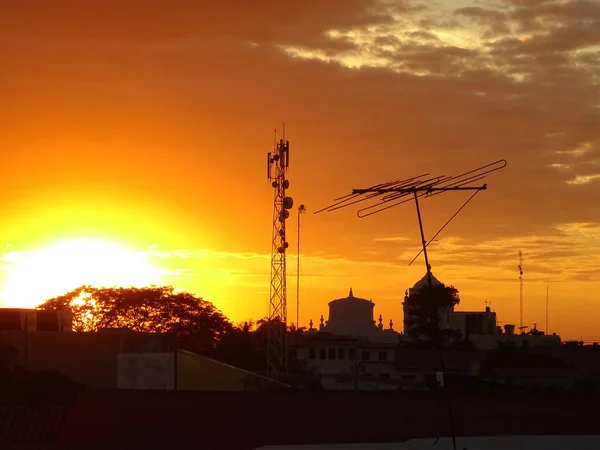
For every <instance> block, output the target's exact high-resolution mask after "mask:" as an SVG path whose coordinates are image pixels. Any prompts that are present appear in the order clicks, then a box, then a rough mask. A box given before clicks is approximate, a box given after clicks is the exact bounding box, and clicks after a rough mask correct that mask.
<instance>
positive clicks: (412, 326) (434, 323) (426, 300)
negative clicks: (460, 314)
mask: <svg viewBox="0 0 600 450" xmlns="http://www.w3.org/2000/svg"><path fill="white" fill-rule="evenodd" d="M404 301H405V302H406V303H407V304H408V305H410V306H411V309H412V311H413V317H412V318H407V319H405V320H406V323H407V325H408V326H409V330H410V332H409V334H408V335H409V337H414V338H419V337H425V338H426V339H428V340H432V341H434V342H438V341H442V342H443V341H445V340H449V339H451V338H456V337H457V336H455V332H453V331H452V330H441V329H440V327H439V308H454V307H455V306H456V305H458V304H459V303H460V297H459V295H458V289H456V288H455V287H454V286H444V285H435V286H431V287H430V286H424V287H423V288H421V289H420V290H419V291H418V292H417V293H413V294H412V295H408V293H407V295H406V296H405V297H404Z"/></svg>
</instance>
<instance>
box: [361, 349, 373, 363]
mask: <svg viewBox="0 0 600 450" xmlns="http://www.w3.org/2000/svg"><path fill="white" fill-rule="evenodd" d="M362 359H363V361H368V360H370V359H371V352H370V351H369V350H363V351H362Z"/></svg>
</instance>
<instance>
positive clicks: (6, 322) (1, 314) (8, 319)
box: [0, 308, 73, 332]
mask: <svg viewBox="0 0 600 450" xmlns="http://www.w3.org/2000/svg"><path fill="white" fill-rule="evenodd" d="M72 324H73V315H72V314H71V312H69V311H57V310H48V311H47V310H38V309H24V308H0V331H25V330H27V331H61V332H64V331H72V326H73V325H72Z"/></svg>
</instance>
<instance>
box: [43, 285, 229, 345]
mask: <svg viewBox="0 0 600 450" xmlns="http://www.w3.org/2000/svg"><path fill="white" fill-rule="evenodd" d="M38 309H46V310H48V309H61V310H67V311H70V312H71V313H72V314H73V329H74V330H75V331H97V330H99V329H102V328H128V329H130V330H132V331H137V332H147V333H172V334H174V335H175V336H176V337H177V339H178V340H179V341H180V342H184V343H185V344H186V347H188V348H189V349H190V350H194V351H209V350H211V349H214V348H215V346H216V344H217V342H218V341H219V340H220V339H221V337H222V336H223V335H224V334H226V333H227V332H229V331H231V330H232V329H233V325H232V324H231V323H230V322H229V320H228V319H227V318H226V317H225V316H224V315H223V314H222V313H221V312H220V311H219V310H218V309H217V308H216V307H215V306H214V305H213V304H212V303H210V302H208V301H206V300H204V299H202V298H200V297H196V296H194V295H193V294H190V293H188V292H179V291H176V290H175V289H174V288H173V287H171V286H150V287H143V288H137V287H130V288H96V287H92V286H81V287H79V288H77V289H75V290H73V291H71V292H69V293H67V294H64V295H61V296H59V297H55V298H52V299H50V300H47V301H46V302H44V303H43V304H41V305H39V306H38Z"/></svg>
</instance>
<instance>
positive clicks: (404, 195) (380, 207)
mask: <svg viewBox="0 0 600 450" xmlns="http://www.w3.org/2000/svg"><path fill="white" fill-rule="evenodd" d="M506 164H507V162H506V160H504V159H501V160H498V161H495V162H493V163H490V164H486V165H485V166H481V167H478V168H476V169H473V170H470V171H468V172H465V173H462V174H460V175H454V176H444V175H441V176H435V177H432V176H431V175H429V174H428V173H425V174H422V175H418V176H416V177H412V178H407V179H404V180H396V181H389V182H386V183H382V184H377V185H375V186H371V187H368V188H366V189H353V190H352V193H350V194H348V195H344V196H342V197H338V198H336V199H335V200H334V203H333V204H331V205H329V206H327V207H325V208H322V209H320V210H318V211H316V212H315V213H314V214H318V213H321V212H324V211H325V212H331V211H336V210H338V209H342V208H345V207H348V206H351V205H355V204H358V203H361V202H368V201H369V200H371V203H370V204H367V206H364V207H363V208H361V209H359V210H358V211H357V213H356V215H357V216H358V217H359V218H361V219H362V218H365V217H368V216H372V215H373V214H377V213H380V212H383V211H386V210H388V209H391V208H393V207H395V206H399V205H402V204H404V203H407V202H410V201H412V200H414V202H415V207H416V210H417V219H418V221H419V230H420V232H421V244H422V249H421V251H420V252H419V253H418V254H417V256H416V257H415V258H414V259H413V260H412V261H411V262H410V263H409V265H411V264H412V263H413V262H414V261H415V260H416V259H417V258H418V257H419V256H420V255H421V253H423V256H424V259H425V268H426V270H427V280H428V284H429V286H431V285H432V280H431V265H430V264H429V257H428V255H427V247H428V246H429V244H431V242H433V241H434V240H435V238H436V237H437V236H438V235H439V234H440V233H441V232H442V231H443V230H444V228H446V227H447V226H448V225H449V224H450V222H451V221H452V220H453V219H454V218H455V217H456V216H457V215H458V213H459V212H460V211H462V209H463V208H464V207H465V206H467V204H468V203H469V202H470V201H471V200H472V199H473V198H474V197H475V195H477V194H478V193H479V192H480V191H483V190H486V189H487V184H486V183H484V184H480V185H474V184H475V183H477V182H478V181H481V180H483V179H484V178H485V177H486V176H487V175H488V174H490V173H492V172H496V171H498V170H500V169H503V168H504V167H506ZM447 191H474V193H473V194H472V195H471V197H469V199H468V200H467V201H466V202H465V203H464V204H463V205H462V206H461V207H460V208H459V209H458V210H457V211H456V212H455V213H454V215H452V217H450V219H449V220H448V221H447V222H446V223H445V224H444V225H443V226H442V228H440V230H439V231H438V232H437V233H436V234H435V235H434V236H433V237H432V238H431V239H430V240H429V241H427V240H426V239H425V233H424V231H423V221H422V218H421V209H420V207H419V199H420V198H423V197H425V198H429V197H433V196H435V195H439V194H442V193H444V192H447ZM363 204H365V203H363Z"/></svg>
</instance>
